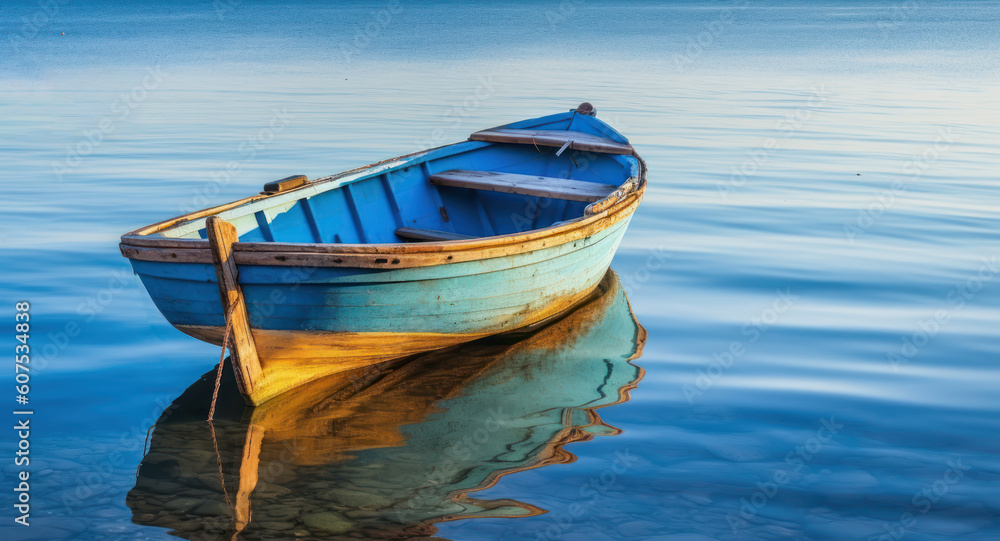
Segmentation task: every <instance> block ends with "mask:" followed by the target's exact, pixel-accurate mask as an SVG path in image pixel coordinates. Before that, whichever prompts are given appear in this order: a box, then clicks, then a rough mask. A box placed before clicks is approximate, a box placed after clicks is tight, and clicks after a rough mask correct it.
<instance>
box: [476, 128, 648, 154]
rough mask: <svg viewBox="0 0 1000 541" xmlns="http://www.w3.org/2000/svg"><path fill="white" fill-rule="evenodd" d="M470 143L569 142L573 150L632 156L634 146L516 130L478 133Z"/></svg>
mask: <svg viewBox="0 0 1000 541" xmlns="http://www.w3.org/2000/svg"><path fill="white" fill-rule="evenodd" d="M469 140H470V141H489V142H491V143H519V144H527V145H530V144H535V145H541V146H548V147H561V146H563V145H565V144H566V143H567V142H569V143H570V148H572V149H573V150H587V151H590V152H602V153H605V154H632V145H628V144H625V143H619V142H617V141H613V140H611V139H608V138H606V137H601V136H599V135H592V134H589V133H584V132H580V131H569V130H519V129H514V128H493V129H489V130H483V131H478V132H476V133H473V134H472V135H471V136H469Z"/></svg>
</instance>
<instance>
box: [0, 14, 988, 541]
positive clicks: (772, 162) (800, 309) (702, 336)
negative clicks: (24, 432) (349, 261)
mask: <svg viewBox="0 0 1000 541" xmlns="http://www.w3.org/2000/svg"><path fill="white" fill-rule="evenodd" d="M45 6H48V7H45ZM45 6H40V5H39V4H35V3H24V4H19V5H16V6H15V5H10V4H5V5H4V6H3V7H2V8H0V28H2V40H0V42H2V47H4V53H3V55H2V60H0V119H2V120H0V170H2V171H3V172H4V173H3V176H4V194H3V196H2V201H3V211H4V212H3V213H2V214H0V248H2V253H3V265H2V270H0V273H2V274H0V276H2V279H0V292H2V294H0V299H2V302H3V304H4V308H3V311H2V313H3V314H5V315H4V317H7V318H9V320H10V321H11V326H10V327H13V318H14V313H15V311H14V303H15V302H16V301H20V300H28V301H30V302H31V311H30V314H31V325H32V332H31V345H32V350H33V353H34V361H33V364H32V370H33V372H32V374H31V377H32V380H31V390H30V406H31V407H32V408H33V410H34V411H35V414H34V415H33V416H32V417H31V428H32V431H31V436H30V443H31V448H30V451H31V458H32V462H31V467H30V473H31V481H32V484H31V498H32V499H31V523H32V526H30V527H29V528H24V527H23V526H19V525H17V524H14V523H13V515H12V514H11V513H12V506H11V504H12V503H13V500H12V498H13V496H12V494H13V492H12V490H11V488H13V487H14V486H15V485H16V482H15V479H14V475H16V472H18V471H20V469H21V468H19V467H16V466H15V465H14V464H13V457H14V450H15V445H16V443H15V442H16V434H15V433H14V432H13V431H10V430H7V431H5V432H4V435H3V442H4V445H3V449H4V451H3V452H4V453H5V454H6V455H7V456H8V457H9V458H4V459H3V461H2V463H3V464H4V466H3V470H2V471H3V480H2V485H3V487H5V488H4V489H3V490H4V492H5V493H6V494H7V496H5V499H4V500H3V501H4V503H3V509H4V511H3V514H2V516H3V517H4V518H3V524H2V525H0V528H3V530H2V532H0V535H2V536H3V538H5V539H108V538H120V539H168V538H172V537H171V536H169V535H168V534H167V531H168V530H167V529H164V528H157V527H150V526H141V525H138V524H134V523H133V522H132V511H131V510H130V509H129V508H128V507H127V506H126V503H125V495H126V493H127V492H128V491H129V490H130V489H131V488H132V487H133V485H135V483H136V479H135V471H136V467H137V465H138V464H139V462H140V460H141V459H142V457H143V445H144V439H145V435H146V431H147V429H148V428H149V426H150V425H152V424H153V423H154V422H155V421H156V419H157V417H159V415H160V413H161V412H162V411H163V410H164V408H165V407H167V405H168V404H170V403H171V402H172V401H173V400H174V399H176V398H177V397H178V396H179V395H180V394H181V393H182V392H183V391H184V390H185V389H186V388H188V386H190V385H191V384H192V383H194V382H195V381H197V380H198V378H199V377H200V376H201V375H202V374H204V373H206V372H207V371H209V370H210V369H211V368H212V367H213V366H214V363H215V362H217V359H218V349H217V348H214V347H212V346H209V345H207V344H203V343H200V342H197V341H195V340H193V339H190V338H188V337H186V336H183V335H181V334H180V333H179V332H177V331H175V330H173V329H172V328H170V327H169V325H167V324H166V322H165V321H164V320H163V318H162V317H161V316H160V315H159V314H158V313H157V312H156V310H155V308H154V307H153V306H152V303H151V302H150V301H149V299H148V297H147V296H146V294H145V292H144V291H143V290H142V287H141V285H140V284H139V282H138V280H137V279H136V278H135V277H134V276H133V275H132V274H131V272H130V270H129V268H128V266H127V263H126V261H125V260H124V259H123V258H121V256H120V254H119V253H118V249H117V238H118V236H120V235H121V234H122V233H124V232H126V231H129V230H131V229H134V228H136V227H139V226H142V225H145V224H148V223H151V222H153V221H157V220H160V219H166V218H169V217H172V216H175V215H177V214H180V213H181V212H183V211H185V210H190V209H193V208H201V207H205V206H208V205H210V204H218V203H223V202H226V201H229V200H232V199H235V198H237V197H242V196H245V195H247V194H250V193H253V192H256V191H258V190H259V186H260V185H262V184H263V183H264V182H266V181H269V180H273V179H276V178H281V177H284V176H288V175H290V174H306V175H308V176H309V177H310V178H314V177H318V176H322V175H325V174H330V173H334V172H337V171H341V170H344V169H348V168H351V167H355V166H359V165H363V164H366V163H370V162H374V161H377V160H380V159H383V158H386V157H390V156H394V155H399V154H403V153H407V152H411V151H415V150H419V149H421V148H426V147H429V146H436V145H439V144H445V143H449V142H453V141H458V140H462V139H464V138H465V137H466V136H467V135H468V133H469V132H471V131H474V130H477V129H481V128H485V127H490V126H495V125H498V124H503V123H506V122H510V121H514V120H518V119H522V118H528V117H533V116H540V115H543V114H548V113H551V112H555V111H563V110H567V109H569V108H572V107H574V106H576V105H577V104H578V103H579V102H581V101H585V100H586V101H590V102H592V103H593V104H595V106H596V107H597V110H598V116H599V117H600V118H602V119H604V120H605V121H607V122H609V123H611V124H612V125H613V126H615V127H616V128H617V129H618V130H620V131H621V132H622V133H624V134H626V135H627V136H628V137H629V138H630V139H631V141H632V143H633V144H634V146H635V147H636V149H637V151H638V152H639V153H640V155H642V157H643V158H644V159H645V160H646V162H647V163H648V166H649V189H648V192H647V196H646V199H645V201H644V202H643V204H642V206H641V207H640V209H639V211H638V214H637V215H636V217H635V219H634V220H633V222H632V225H631V227H630V230H629V232H628V234H627V236H626V239H625V241H624V243H623V245H622V247H621V249H620V251H619V253H618V256H617V257H616V259H615V261H614V263H613V264H612V267H613V268H614V269H615V270H616V271H617V272H618V273H619V275H620V276H621V279H622V282H623V283H624V284H625V289H626V291H627V292H628V294H629V299H630V301H631V304H632V307H633V309H634V311H635V314H636V317H637V319H638V320H639V322H640V323H642V325H644V326H645V328H646V329H647V330H648V332H649V338H648V341H647V343H646V344H645V349H644V354H643V356H642V358H641V359H639V360H638V361H637V364H638V365H640V366H642V367H643V368H644V369H645V371H646V375H645V377H644V379H643V380H642V381H641V382H640V383H639V386H638V388H637V389H635V390H634V391H633V392H632V393H631V400H630V401H628V402H627V403H624V404H620V405H616V406H613V407H609V408H605V409H602V410H601V417H602V418H603V420H604V422H606V423H607V424H608V425H611V426H614V427H617V428H618V429H620V430H621V431H622V433H621V434H618V435H617V436H614V437H603V438H596V439H593V440H591V441H580V442H576V443H572V444H570V445H568V446H567V447H566V450H567V451H569V452H570V453H572V454H573V455H575V456H576V457H577V458H576V460H575V461H573V462H571V463H567V464H557V465H552V466H547V467H544V468H537V469H531V470H528V471H523V472H519V473H516V474H512V475H507V476H505V477H503V478H501V479H500V481H499V482H498V483H497V484H496V485H495V486H493V487H492V488H489V489H487V490H484V491H481V492H477V493H475V497H477V498H485V499H499V498H510V499H512V500H517V501H520V502H525V503H527V504H530V505H533V506H536V507H538V508H540V509H542V510H546V511H548V512H547V513H545V514H540V515H537V516H531V517H526V518H516V519H499V518H483V519H469V520H459V521H454V522H444V523H439V524H437V527H438V532H437V534H436V535H438V536H440V537H443V538H448V539H496V538H510V539H516V538H524V539H557V538H562V539H588V540H605V539H662V540H666V539H690V540H694V539H698V540H704V539H785V538H793V539H908V540H909V539H912V540H918V539H996V538H1000V490H998V488H997V487H998V486H1000V484H998V482H1000V458H998V457H1000V372H998V370H997V368H996V366H995V363H996V362H997V361H998V360H1000V345H998V342H997V329H998V324H1000V279H998V274H1000V238H998V226H997V211H998V209H1000V195H998V194H1000V191H998V188H1000V182H998V174H997V156H998V154H997V152H996V149H997V148H998V145H1000V134H998V133H1000V132H998V131H997V129H996V126H997V125H998V123H1000V89H998V86H997V81H1000V56H998V55H1000V53H998V51H1000V48H998V44H1000V33H998V29H1000V8H998V6H997V4H996V3H995V2H944V1H930V0H915V1H901V2H872V1H842V2H830V1H826V2H794V1H778V0H774V1H768V2H755V1H747V2H740V1H737V2H672V3H666V4H654V3H651V2H649V3H648V2H639V1H634V2H604V1H597V0H565V1H562V2H557V1H555V0H553V1H550V2H540V3H532V2H512V3H506V4H504V5H492V6H476V5H471V4H466V3H461V2H452V3H446V4H431V3H426V2H406V1H403V0H400V1H399V2H388V1H387V2H357V3H346V2H337V3H321V2H308V1H289V2H283V3H280V4H277V3H276V4H273V5H271V4H265V3H262V2H252V1H248V0H244V1H239V0H220V1H218V2H214V3H213V2H208V1H199V2H193V1H192V2H175V3H170V4H166V3H164V4H160V3H153V2H135V3H125V4H119V3H111V2H107V3H95V2H85V1H71V2H67V3H64V4H63V3H60V2H58V1H56V2H54V3H51V4H45ZM52 6H56V7H52ZM22 18H26V19H22ZM25 20H27V21H28V22H25ZM366 28H367V29H366ZM366 32H367V34H366ZM227 167H228V169H229V171H228V172H227ZM8 332H10V333H11V336H10V338H5V340H7V341H8V343H10V344H12V345H13V344H14V343H15V342H14V337H13V331H12V330H9V331H8ZM8 362H11V361H9V360H8ZM8 374H9V376H8V377H9V378H11V379H10V380H8V383H9V384H10V385H14V381H13V377H14V376H13V373H12V372H9V373H8ZM7 396H8V398H7V399H6V400H10V402H7V404H8V406H9V407H10V408H11V409H13V408H14V407H15V404H14V402H13V396H11V394H10V392H9V388H8V394H7ZM9 418H10V419H11V420H13V419H15V417H14V416H11V417H9ZM17 418H20V417H17ZM623 455H624V456H626V457H628V460H627V461H626V462H625V463H626V464H627V467H626V468H624V470H623V469H622V468H621V467H616V465H620V464H621V463H622V462H621V457H622V456H623ZM616 460H617V461H618V462H616ZM609 472H610V473H609Z"/></svg>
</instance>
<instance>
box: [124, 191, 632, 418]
mask: <svg viewBox="0 0 1000 541" xmlns="http://www.w3.org/2000/svg"><path fill="white" fill-rule="evenodd" d="M633 209H634V206H633V205H628V206H626V207H625V208H622V209H621V212H620V213H619V214H620V216H617V219H614V220H611V219H607V220H605V221H604V222H603V223H604V225H606V226H607V227H606V228H603V229H600V228H599V229H597V230H596V231H594V232H593V233H592V234H590V235H588V236H585V237H583V238H579V239H576V240H572V241H567V242H564V243H558V239H554V240H553V241H552V244H554V245H550V246H548V247H545V248H542V249H539V250H533V251H529V252H520V251H518V252H514V253H511V254H509V255H506V256H500V257H489V258H484V259H478V260H476V259H474V260H471V261H466V262H462V263H453V264H449V265H430V266H422V267H413V268H404V269H395V270H382V269H364V268H343V267H319V266H316V267H306V266H293V267H289V266H268V265H240V266H239V281H240V287H241V289H242V290H243V294H244V296H245V298H246V304H247V312H248V315H249V319H250V323H251V328H252V334H253V338H254V342H255V344H256V347H257V352H258V356H259V358H260V364H261V368H262V375H263V378H262V381H260V382H259V383H258V385H256V386H255V389H253V390H251V391H250V396H248V398H249V399H250V401H251V402H252V403H255V404H259V403H262V402H265V401H266V400H268V399H269V398H271V397H273V396H276V395H278V394H280V393H282V392H285V391H287V390H289V389H291V388H294V387H296V386H299V385H301V384H303V383H307V382H309V381H311V380H314V379H317V378H320V377H323V376H326V375H329V374H333V373H337V372H341V371H345V370H350V369H353V368H358V367H361V366H366V365H370V364H374V363H378V362H382V361H385V360H389V359H395V358H400V357H405V356H408V355H412V354H415V353H420V352H424V351H429V350H434V349H439V348H444V347H449V346H453V345H457V344H460V343H464V342H468V341H470V340H475V339H477V338H481V337H484V336H488V335H492V334H497V333H502V332H505V331H510V330H515V329H519V328H523V327H526V326H530V325H533V324H536V323H539V322H541V321H544V320H545V319H548V318H551V317H553V316H556V315H558V314H560V313H562V312H565V311H566V310H568V309H570V308H572V307H573V306H575V305H576V304H578V303H580V302H581V301H583V300H584V299H586V298H587V297H588V295H590V293H591V292H592V291H593V290H594V288H595V287H596V286H597V284H598V283H599V282H600V280H601V277H602V276H603V275H604V273H605V272H606V271H607V269H608V267H609V266H610V263H611V260H612V258H613V257H614V254H615V251H616V250H617V247H618V244H619V243H620V241H621V239H622V236H623V235H624V233H625V230H626V228H627V226H628V223H629V221H630V219H631V213H632V210H633ZM567 235H570V233H567ZM132 264H133V268H134V270H135V271H136V273H137V274H138V275H139V276H140V278H141V280H142V282H143V284H144V285H145V287H146V289H147V290H148V291H149V294H150V296H151V297H152V299H153V302H154V303H155V305H156V306H157V308H158V309H159V310H160V312H161V313H162V314H163V315H164V317H165V318H166V319H167V320H168V321H169V322H170V323H171V324H172V325H174V326H175V327H176V328H178V329H179V330H181V331H182V332H184V333H186V334H188V335H190V336H193V337H195V338H198V339H200V340H204V341H206V342H210V343H213V344H216V345H221V344H222V341H223V334H224V331H225V320H224V315H223V309H222V304H221V301H220V299H219V296H218V285H217V282H216V280H215V273H214V270H213V267H212V265H210V264H201V263H170V262H165V261H140V260H133V261H132Z"/></svg>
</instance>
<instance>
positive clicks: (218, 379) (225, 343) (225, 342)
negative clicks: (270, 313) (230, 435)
mask: <svg viewBox="0 0 1000 541" xmlns="http://www.w3.org/2000/svg"><path fill="white" fill-rule="evenodd" d="M235 307H236V305H235V304H234V305H233V306H232V307H230V308H229V313H227V314H226V333H225V334H224V335H223V336H222V351H220V352H219V369H218V370H217V371H216V373H215V391H213V392H212V407H211V408H209V410H208V422H209V423H211V422H212V419H214V418H215V401H216V400H218V398H219V386H220V385H221V384H222V365H223V363H225V362H226V349H227V348H229V333H230V332H231V331H232V330H233V308H235ZM233 369H234V370H235V367H233ZM213 434H214V431H213Z"/></svg>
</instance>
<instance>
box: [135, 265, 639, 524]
mask: <svg viewBox="0 0 1000 541" xmlns="http://www.w3.org/2000/svg"><path fill="white" fill-rule="evenodd" d="M645 340H646V332H645V330H644V329H643V328H642V326H641V325H640V324H639V323H638V322H637V321H636V320H635V317H634V315H633V314H632V311H631V308H630V307H629V304H628V299H627V297H626V296H625V292H624V290H623V289H622V287H621V283H620V282H619V280H618V277H617V275H616V274H615V273H614V271H608V273H607V275H606V276H605V277H604V279H603V280H602V282H601V284H600V286H599V288H598V290H597V293H595V295H594V296H593V297H592V298H591V299H590V300H589V301H587V302H585V303H584V304H582V305H581V306H579V307H578V308H577V309H575V310H574V311H572V312H570V313H568V314H567V315H565V316H564V317H562V318H561V319H559V320H557V321H554V322H552V323H550V324H548V325H547V326H545V327H543V328H541V329H539V330H535V331H532V332H522V333H516V334H507V335H503V336H499V337H493V338H489V339H484V340H480V341H478V342H473V343H469V344H466V345H462V346H458V347H456V348H452V349H449V350H444V351H436V352H432V353H427V354H422V355H419V356H416V357H412V358H409V359H405V360H402V361H397V362H391V363H384V364H381V365H376V366H373V367H368V368H365V369H362V370H356V371H353V372H347V373H342V374H336V375H334V376H329V377H327V378H324V379H322V380H318V381H316V382H313V383H311V384H309V385H307V386H304V387H302V388H299V389H296V390H294V391H292V392H289V393H286V394H285V395H282V396H279V397H278V398H275V399H273V400H271V401H269V402H267V403H265V404H264V405H262V406H258V407H256V408H250V407H247V406H245V405H244V402H243V399H242V398H241V396H240V394H239V390H238V389H237V387H236V383H235V380H234V377H233V374H232V372H231V370H230V369H229V368H228V367H229V366H230V364H229V363H226V367H227V368H226V370H225V371H224V373H223V381H222V385H221V386H220V389H219V397H218V401H217V407H216V412H215V421H214V422H213V423H208V422H206V421H205V419H206V418H207V414H208V409H209V407H210V403H211V399H212V394H213V390H214V386H215V370H213V371H211V372H209V373H207V374H205V375H204V376H202V377H201V379H199V380H198V381H197V382H195V383H194V384H192V385H191V386H190V387H189V388H188V389H187V390H186V391H185V392H184V393H183V394H182V395H181V396H180V397H178V398H177V400H175V401H174V402H173V403H172V404H171V405H170V406H169V407H168V408H167V409H166V411H164V413H163V415H162V416H161V417H160V419H159V420H158V421H157V423H156V425H155V428H154V430H153V433H152V437H151V440H150V442H149V443H150V445H149V450H148V452H147V453H146V454H145V456H144V458H143V460H142V462H141V464H140V466H139V468H138V471H137V478H136V485H135V487H134V488H133V489H132V490H131V491H130V492H129V494H128V496H127V503H128V506H129V507H130V508H131V509H132V513H133V517H132V520H133V522H135V523H137V524H142V525H149V526H159V527H164V528H170V529H171V530H172V531H171V532H170V533H171V534H174V535H177V536H180V537H183V538H186V539H190V540H202V539H205V540H208V539H237V538H239V539H273V538H276V537H279V538H284V537H289V538H299V539H331V538H338V537H340V536H347V535H350V536H352V537H357V536H358V535H360V536H362V537H376V538H382V539H389V538H411V537H419V536H429V535H433V534H434V533H435V532H436V531H437V528H435V527H434V524H435V523H438V522H443V521H449V520H458V519H466V518H476V517H523V516H532V515H537V514H540V513H543V512H545V511H544V510H542V509H540V508H538V507H535V506H533V505H531V504H528V503H522V502H518V501H514V500H507V499H501V500H481V499H476V498H474V497H472V496H470V494H472V493H474V492H476V491H479V490H483V489H485V488H488V487H490V486H492V485H493V484H494V483H496V481H497V480H498V479H499V478H500V477H501V476H503V475H507V474H511V473H514V472H518V471H524V470H527V469H531V468H537V467H541V466H547V465H550V464H563V463H569V462H572V461H573V460H575V458H576V457H575V456H574V455H572V454H571V453H569V452H568V451H566V450H565V449H564V446H565V445H566V444H569V443H573V442H578V441H586V440H590V439H592V438H593V437H594V436H598V435H613V434H617V433H619V430H618V429H616V428H614V427H612V426H610V425H608V424H606V423H604V422H603V421H602V420H601V418H600V416H599V415H598V413H597V411H596V410H597V409H599V408H602V407H605V406H610V405H613V404H619V403H622V402H625V401H627V400H628V398H629V392H630V391H631V390H632V389H633V388H635V386H636V385H637V384H638V382H639V380H641V379H642V376H643V370H642V369H641V368H639V367H637V366H634V365H632V364H631V363H630V362H629V361H631V360H633V359H636V358H638V357H639V356H640V355H641V353H642V346H643V344H644V343H645Z"/></svg>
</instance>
